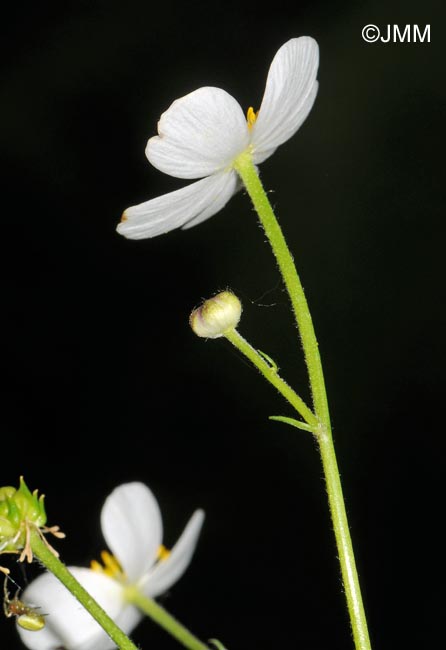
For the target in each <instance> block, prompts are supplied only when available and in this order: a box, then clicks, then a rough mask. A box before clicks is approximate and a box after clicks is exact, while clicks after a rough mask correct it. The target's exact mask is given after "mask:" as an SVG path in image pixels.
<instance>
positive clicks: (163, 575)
mask: <svg viewBox="0 0 446 650" xmlns="http://www.w3.org/2000/svg"><path fill="white" fill-rule="evenodd" d="M203 521H204V512H203V511H202V510H196V511H195V512H194V514H193V515H192V517H191V518H190V519H189V522H188V524H187V526H186V528H185V529H184V531H183V533H182V535H181V537H180V538H179V540H178V541H177V543H176V544H175V546H174V547H173V548H172V550H171V552H170V555H169V556H168V557H167V558H166V559H165V560H161V561H160V562H158V564H156V565H155V566H154V567H153V568H152V569H151V570H150V571H149V572H148V573H147V575H145V576H144V578H143V579H142V580H141V581H140V583H139V586H140V588H141V590H142V592H143V593H144V594H145V595H146V596H149V597H150V598H155V597H156V596H158V595H159V594H162V593H163V592H164V591H166V589H169V587H171V586H172V585H173V584H174V583H175V582H177V580H179V579H180V578H181V576H182V575H183V573H184V572H185V571H186V569H187V567H188V566H189V564H190V561H191V559H192V556H193V554H194V551H195V547H196V545H197V541H198V536H199V534H200V531H201V527H202V525H203Z"/></svg>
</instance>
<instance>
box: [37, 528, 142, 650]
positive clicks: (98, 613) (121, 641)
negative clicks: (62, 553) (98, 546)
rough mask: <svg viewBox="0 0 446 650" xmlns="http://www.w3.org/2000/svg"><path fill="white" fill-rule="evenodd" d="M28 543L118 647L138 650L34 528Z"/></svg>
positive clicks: (123, 649) (125, 649) (124, 649)
mask: <svg viewBox="0 0 446 650" xmlns="http://www.w3.org/2000/svg"><path fill="white" fill-rule="evenodd" d="M30 543H31V548H32V551H33V554H34V555H35V556H36V557H37V558H38V560H40V562H42V564H43V565H44V566H45V567H46V568H47V569H48V571H51V573H53V574H54V575H55V576H56V578H58V579H59V580H60V581H61V583H62V584H63V585H64V586H65V587H66V588H67V589H68V590H69V591H70V592H71V593H72V594H73V596H75V597H76V598H77V599H78V601H79V602H80V603H81V605H82V606H83V607H85V609H86V610H87V611H88V612H89V613H90V614H91V616H92V617H93V618H94V619H95V620H96V621H97V622H98V623H99V625H101V627H103V628H104V630H105V631H106V633H107V634H108V635H109V637H110V638H111V639H112V640H113V641H114V642H115V643H116V645H117V646H118V648H121V650H138V649H137V647H136V645H135V644H134V643H132V641H130V639H129V638H128V637H127V636H126V635H125V634H124V632H123V631H122V630H121V629H120V628H119V627H118V626H117V625H116V623H115V622H114V621H113V620H112V619H111V618H110V617H109V616H108V614H107V613H106V612H105V611H104V610H103V609H102V607H101V606H100V605H98V603H97V602H96V601H95V600H94V599H93V598H92V597H91V596H90V594H89V593H88V592H87V591H86V590H85V589H84V588H83V587H82V585H81V584H79V582H78V581H77V580H76V578H75V577H74V576H73V575H72V574H71V573H70V572H69V571H68V569H67V567H66V566H65V564H63V563H62V562H61V561H60V560H59V558H57V557H56V556H55V555H54V553H53V552H52V551H51V550H50V549H49V548H48V546H47V545H46V544H45V542H44V541H43V540H42V538H41V537H40V535H39V533H38V532H37V531H36V530H32V531H31V538H30Z"/></svg>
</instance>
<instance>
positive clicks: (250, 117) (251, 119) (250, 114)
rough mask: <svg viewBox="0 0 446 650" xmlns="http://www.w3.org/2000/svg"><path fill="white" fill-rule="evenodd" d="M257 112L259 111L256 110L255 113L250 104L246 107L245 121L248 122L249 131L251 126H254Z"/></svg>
mask: <svg viewBox="0 0 446 650" xmlns="http://www.w3.org/2000/svg"><path fill="white" fill-rule="evenodd" d="M258 114H259V111H257V113H256V112H255V110H254V109H253V107H252V106H250V107H249V108H248V110H247V111H246V121H247V123H248V129H249V131H251V129H252V127H253V126H254V124H255V121H256V119H257V116H258Z"/></svg>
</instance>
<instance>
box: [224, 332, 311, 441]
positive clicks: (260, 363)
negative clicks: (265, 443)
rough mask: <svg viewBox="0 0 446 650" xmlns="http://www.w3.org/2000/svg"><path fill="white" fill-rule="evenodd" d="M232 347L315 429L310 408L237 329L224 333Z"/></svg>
mask: <svg viewBox="0 0 446 650" xmlns="http://www.w3.org/2000/svg"><path fill="white" fill-rule="evenodd" d="M224 336H225V338H227V339H228V341H229V342H230V343H232V345H233V346H234V347H236V348H237V349H238V350H239V351H240V352H241V353H242V354H244V355H245V357H247V358H248V359H249V360H250V361H251V363H252V364H253V365H254V366H255V367H256V368H257V370H259V371H260V372H261V373H262V375H263V376H264V377H265V379H266V380H267V381H269V383H270V384H272V385H273V386H274V387H275V388H276V389H277V390H278V391H279V393H280V394H281V395H283V397H284V398H285V399H286V400H287V401H288V402H289V403H290V404H291V406H293V407H294V408H295V409H296V411H297V412H298V413H299V415H301V416H302V417H303V419H304V420H305V422H306V423H307V424H308V425H309V426H310V427H311V430H312V431H315V430H316V428H317V426H318V420H317V418H316V416H315V415H314V413H313V412H312V410H311V409H310V408H309V407H308V406H307V405H306V404H305V402H304V401H303V399H302V398H301V397H299V395H298V394H297V393H296V392H295V391H294V390H293V389H292V388H291V386H289V384H287V383H286V381H284V380H283V379H282V377H280V375H279V373H278V372H277V369H276V368H275V367H274V366H272V365H271V364H269V363H267V362H266V361H265V359H264V358H263V356H262V355H261V354H259V353H258V352H257V350H255V349H254V348H253V347H252V345H250V344H249V343H248V341H246V339H244V338H243V336H241V335H240V334H239V332H237V330H235V329H233V330H229V331H227V332H225V334H224Z"/></svg>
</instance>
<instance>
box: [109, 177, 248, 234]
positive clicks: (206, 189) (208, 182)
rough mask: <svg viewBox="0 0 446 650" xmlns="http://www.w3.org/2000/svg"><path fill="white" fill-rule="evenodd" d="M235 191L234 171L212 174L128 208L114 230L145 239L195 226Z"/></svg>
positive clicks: (222, 204) (217, 210)
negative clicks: (176, 229)
mask: <svg viewBox="0 0 446 650" xmlns="http://www.w3.org/2000/svg"><path fill="white" fill-rule="evenodd" d="M237 189H238V178H237V174H236V173H235V172H234V171H229V172H222V173H221V174H214V175H213V176H209V177H208V178H203V179H201V180H200V181H196V182H195V183H191V184H190V185H187V186H186V187H182V188H181V189H180V190H176V191H175V192H170V193H169V194H163V195H162V196H158V197H157V198H156V199H152V200H151V201H146V202H145V203H140V204H139V205H135V206H133V207H131V208H127V210H126V211H125V212H124V214H123V215H122V218H123V221H121V223H119V224H118V226H117V228H116V230H117V231H118V232H119V233H120V234H121V235H124V237H127V238H128V239H145V238H147V237H156V236H157V235H161V234H163V233H166V232H169V231H170V230H174V229H175V228H180V227H183V228H185V227H186V228H187V227H190V226H195V225H197V224H198V223H200V222H202V221H204V220H205V219H209V217H212V216H213V215H214V214H216V213H217V212H219V210H221V209H222V208H223V207H224V206H225V205H226V203H227V202H228V201H229V199H230V198H231V196H232V195H233V194H234V192H236V191H237Z"/></svg>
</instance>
